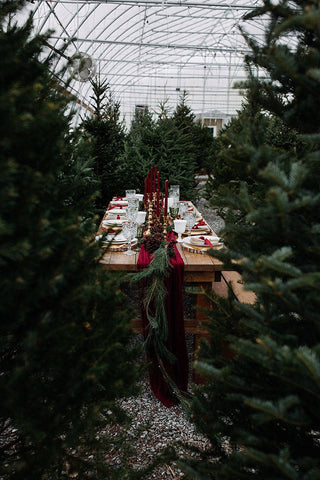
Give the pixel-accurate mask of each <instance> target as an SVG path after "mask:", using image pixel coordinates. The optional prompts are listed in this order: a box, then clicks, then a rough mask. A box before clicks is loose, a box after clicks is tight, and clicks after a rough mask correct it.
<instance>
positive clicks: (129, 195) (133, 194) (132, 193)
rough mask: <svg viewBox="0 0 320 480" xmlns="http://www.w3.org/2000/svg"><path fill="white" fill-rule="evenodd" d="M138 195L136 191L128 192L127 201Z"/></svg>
mask: <svg viewBox="0 0 320 480" xmlns="http://www.w3.org/2000/svg"><path fill="white" fill-rule="evenodd" d="M135 194H136V191H135V190H126V199H127V200H128V198H132V197H134V196H135Z"/></svg>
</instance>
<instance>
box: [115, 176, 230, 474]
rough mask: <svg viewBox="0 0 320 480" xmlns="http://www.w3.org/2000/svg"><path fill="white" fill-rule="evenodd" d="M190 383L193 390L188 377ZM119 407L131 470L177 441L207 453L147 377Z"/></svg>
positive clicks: (214, 219) (205, 209) (173, 469)
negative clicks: (124, 416)
mask: <svg viewBox="0 0 320 480" xmlns="http://www.w3.org/2000/svg"><path fill="white" fill-rule="evenodd" d="M200 186H201V185H200ZM196 206H197V208H198V210H199V211H200V212H201V213H202V215H203V217H204V218H205V219H206V221H207V222H208V223H209V225H210V226H211V227H212V228H213V230H214V231H215V232H216V233H219V232H220V231H221V229H222V228H223V220H222V219H221V218H219V217H218V216H217V214H216V212H215V211H214V210H212V209H210V207H209V206H208V205H207V202H206V201H205V200H204V199H201V200H200V201H199V202H198V203H197V205H196ZM185 302H186V306H185V309H188V308H192V305H190V302H191V301H190V299H189V300H188V299H185ZM142 340H143V339H142V336H139V335H136V336H135V340H134V341H138V342H139V341H142ZM186 341H187V345H188V350H189V355H190V365H191V356H192V350H193V336H192V335H188V336H187V337H186ZM190 370H191V369H190ZM189 383H190V388H192V379H191V377H190V382H189ZM120 404H121V406H122V408H123V409H124V410H125V411H126V412H127V413H128V415H129V416H130V417H131V418H132V421H133V423H132V427H131V429H130V431H129V435H132V446H133V448H134V452H135V453H134V455H133V456H132V457H131V459H130V465H132V468H133V469H138V470H139V469H140V468H141V467H143V466H145V465H146V464H148V463H150V462H151V461H152V460H153V459H154V458H155V456H156V455H157V454H159V453H160V452H162V451H163V450H165V448H166V447H167V446H169V445H172V444H175V443H177V442H180V441H183V442H187V443H188V444H190V445H194V446H195V445H197V446H198V447H199V448H202V449H206V448H207V447H208V445H209V444H208V441H207V439H206V438H205V437H204V436H202V435H200V434H199V433H198V432H196V430H195V427H194V425H193V424H192V423H190V422H189V420H188V419H187V416H186V414H185V412H184V411H183V409H182V407H181V406H179V405H177V406H174V407H171V408H167V407H165V406H164V405H163V404H162V403H161V402H160V401H159V400H158V399H157V398H156V397H155V396H154V395H153V393H152V392H151V390H150V388H149V383H148V377H147V376H146V378H144V379H143V380H142V382H141V394H140V395H139V396H137V397H134V398H127V399H122V400H121V402H120ZM115 434H116V433H115ZM114 461H115V462H117V461H119V457H117V454H115V457H114ZM182 476H183V473H182V472H181V471H180V470H179V469H178V468H177V466H176V465H175V464H174V463H173V464H170V465H164V466H162V467H161V468H158V469H157V470H155V471H153V472H152V473H151V474H149V475H148V476H146V477H145V480H151V479H156V480H159V479H161V480H173V479H179V478H182Z"/></svg>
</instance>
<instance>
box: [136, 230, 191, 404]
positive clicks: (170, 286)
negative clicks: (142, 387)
mask: <svg viewBox="0 0 320 480" xmlns="http://www.w3.org/2000/svg"><path fill="white" fill-rule="evenodd" d="M172 237H173V238H174V234H173V233H172V232H171V233H170V234H168V236H167V240H168V241H170V240H171V239H172ZM174 251H175V256H174V257H172V258H171V260H170V261H171V264H172V265H173V269H172V271H171V273H170V275H169V276H168V278H167V280H166V288H167V292H168V295H167V298H166V303H165V309H166V315H167V322H168V330H169V332H168V338H167V340H166V343H165V344H166V347H167V348H168V350H170V352H171V353H173V354H174V355H175V357H176V362H175V363H173V364H171V363H169V362H163V363H164V367H165V370H166V372H167V373H168V375H169V377H170V378H172V380H173V381H174V382H175V383H176V385H177V386H178V388H179V390H180V391H181V392H187V387H188V368H189V367H188V351H187V346H186V341H185V331H184V311H183V293H182V286H183V272H184V263H183V260H182V257H181V255H180V253H179V252H178V249H177V247H176V246H174ZM151 260H152V255H151V254H150V253H148V252H147V251H146V250H145V248H144V246H143V245H142V246H141V250H140V253H139V258H138V261H137V265H138V268H139V269H142V268H147V267H148V265H149V263H150V262H151ZM143 293H144V292H143V286H141V288H140V308H141V318H142V323H143V333H144V337H145V338H146V336H147V333H148V328H149V323H148V319H147V316H146V313H145V310H144V308H143V302H142V299H143ZM148 359H149V361H150V368H149V380H150V387H151V390H152V391H153V393H154V394H155V396H156V397H157V398H158V399H159V400H160V401H161V402H162V403H163V404H164V405H165V406H166V407H171V406H172V405H176V404H177V403H178V402H177V400H176V398H174V396H173V395H172V393H171V391H170V389H169V386H168V383H167V381H166V380H165V378H164V377H163V375H162V372H161V370H160V367H159V366H158V362H157V360H156V356H155V354H154V352H152V351H151V352H149V353H148Z"/></svg>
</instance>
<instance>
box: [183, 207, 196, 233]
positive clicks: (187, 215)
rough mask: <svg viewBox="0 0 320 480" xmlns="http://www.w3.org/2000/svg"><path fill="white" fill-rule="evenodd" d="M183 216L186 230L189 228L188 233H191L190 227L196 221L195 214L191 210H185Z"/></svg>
mask: <svg viewBox="0 0 320 480" xmlns="http://www.w3.org/2000/svg"><path fill="white" fill-rule="evenodd" d="M183 218H184V219H185V220H186V221H187V230H190V232H189V233H190V235H191V230H192V227H193V225H194V224H195V223H196V218H197V214H196V212H193V211H191V212H186V213H185V214H184V217H183Z"/></svg>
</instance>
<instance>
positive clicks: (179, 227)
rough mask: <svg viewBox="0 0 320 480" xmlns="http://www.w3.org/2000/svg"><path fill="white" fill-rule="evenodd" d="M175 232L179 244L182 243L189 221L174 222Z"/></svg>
mask: <svg viewBox="0 0 320 480" xmlns="http://www.w3.org/2000/svg"><path fill="white" fill-rule="evenodd" d="M173 223H174V231H175V232H176V233H177V234H178V239H177V242H182V237H181V235H182V233H183V232H184V231H185V229H186V225H187V221H186V220H173Z"/></svg>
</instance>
